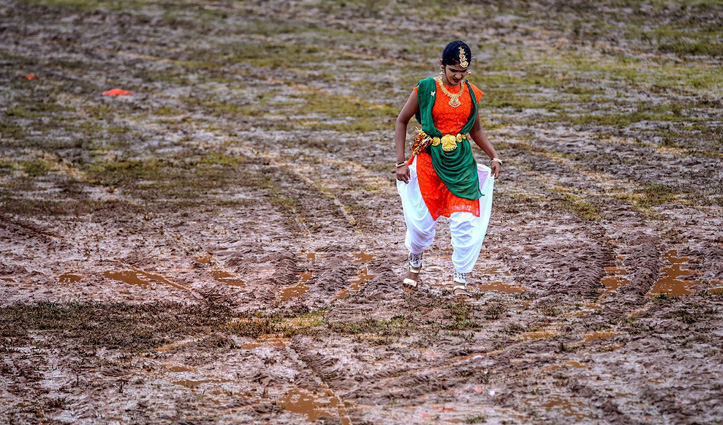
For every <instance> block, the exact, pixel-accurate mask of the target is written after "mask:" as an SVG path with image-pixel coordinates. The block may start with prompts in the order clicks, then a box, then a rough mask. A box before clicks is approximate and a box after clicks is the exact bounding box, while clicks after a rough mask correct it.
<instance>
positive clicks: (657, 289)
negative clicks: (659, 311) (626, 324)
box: [648, 249, 701, 297]
mask: <svg viewBox="0 0 723 425" xmlns="http://www.w3.org/2000/svg"><path fill="white" fill-rule="evenodd" d="M663 258H665V259H666V260H667V261H668V262H669V263H670V266H669V267H666V268H664V269H663V271H662V272H663V275H664V276H663V277H662V278H660V279H659V280H658V281H657V282H655V284H654V285H653V287H652V288H650V291H648V296H649V297H654V296H656V295H666V296H670V297H679V296H681V295H689V294H692V293H693V292H694V290H693V289H692V288H691V286H694V285H698V284H700V283H701V282H700V281H699V280H690V278H691V277H697V276H698V275H699V273H698V272H696V271H695V270H689V269H687V268H685V267H686V266H687V265H688V262H689V261H690V260H691V259H692V258H690V257H680V256H678V251H677V250H674V249H671V250H669V251H667V252H666V253H665V255H664V256H663Z"/></svg>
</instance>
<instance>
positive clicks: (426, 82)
mask: <svg viewBox="0 0 723 425" xmlns="http://www.w3.org/2000/svg"><path fill="white" fill-rule="evenodd" d="M435 84H437V82H436V80H435V79H434V77H428V78H422V79H421V80H419V81H417V84H415V85H414V92H415V93H418V91H417V89H419V87H420V86H421V87H422V88H424V89H425V90H426V89H428V88H429V87H428V86H433V85H435Z"/></svg>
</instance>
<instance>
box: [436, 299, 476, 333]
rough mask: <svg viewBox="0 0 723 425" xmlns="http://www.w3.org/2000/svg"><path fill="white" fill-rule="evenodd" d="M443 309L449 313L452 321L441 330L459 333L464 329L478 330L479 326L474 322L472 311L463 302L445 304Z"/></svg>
mask: <svg viewBox="0 0 723 425" xmlns="http://www.w3.org/2000/svg"><path fill="white" fill-rule="evenodd" d="M445 308H446V309H447V310H448V311H449V313H450V315H451V317H452V321H451V323H448V324H446V325H445V326H444V327H443V328H444V329H447V330H455V331H461V330H465V329H478V328H480V327H481V325H480V324H479V323H478V322H477V321H476V320H475V317H474V311H473V310H472V308H471V307H470V306H469V305H468V304H467V303H464V302H461V301H460V302H454V303H450V304H447V305H446V306H445Z"/></svg>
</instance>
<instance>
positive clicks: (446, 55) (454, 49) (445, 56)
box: [442, 40, 472, 65]
mask: <svg viewBox="0 0 723 425" xmlns="http://www.w3.org/2000/svg"><path fill="white" fill-rule="evenodd" d="M460 47H461V48H462V49H463V50H464V54H465V55H466V56H467V62H470V63H471V62H472V50H470V49H469V46H468V45H467V44H466V43H465V42H464V41H459V40H457V41H453V42H451V43H449V44H448V45H447V47H445V48H444V52H442V65H457V64H459V48H460Z"/></svg>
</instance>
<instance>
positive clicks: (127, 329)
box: [0, 302, 225, 351]
mask: <svg viewBox="0 0 723 425" xmlns="http://www.w3.org/2000/svg"><path fill="white" fill-rule="evenodd" d="M224 319H225V318H224V313H222V312H219V311H215V310H213V309H208V308H202V307H197V306H186V305H182V304H178V303H170V302H161V303H153V304H138V305H132V304H123V303H112V304H104V303H96V302H89V303H69V304H56V303H50V302H41V303H35V304H13V305H10V306H7V307H2V308H0V335H1V336H2V337H5V338H23V337H26V336H27V334H28V333H29V332H45V333H47V334H49V335H52V336H55V337H58V338H63V339H71V340H79V341H80V342H81V343H83V344H88V345H90V346H93V347H96V348H101V347H104V348H109V349H120V350H126V351H139V350H147V349H151V348H153V347H156V346H159V345H161V344H164V343H167V342H169V341H170V340H174V339H177V338H179V337H182V336H188V335H191V334H197V333H200V332H204V331H208V329H210V327H212V326H216V325H218V323H219V322H220V321H221V320H224Z"/></svg>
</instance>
